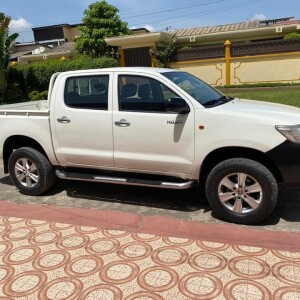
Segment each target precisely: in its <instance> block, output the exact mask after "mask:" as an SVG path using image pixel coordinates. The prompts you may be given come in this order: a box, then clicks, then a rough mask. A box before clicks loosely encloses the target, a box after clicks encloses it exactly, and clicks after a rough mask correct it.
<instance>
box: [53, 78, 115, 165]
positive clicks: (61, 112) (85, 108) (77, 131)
mask: <svg viewBox="0 0 300 300" xmlns="http://www.w3.org/2000/svg"><path fill="white" fill-rule="evenodd" d="M110 77H111V75H110V74H109V73H107V74H101V75H85V76H81V75H80V76H71V77H65V78H64V80H63V79H62V80H61V81H60V83H59V84H60V86H59V87H58V89H57V90H58V91H63V92H61V94H62V96H58V99H56V102H55V107H54V117H53V116H52V124H55V125H54V130H55V132H54V134H53V137H54V141H53V142H54V147H55V149H54V150H55V153H56V155H57V159H58V161H59V163H60V165H62V166H73V167H75V166H91V167H100V166H102V167H103V166H104V167H111V166H113V136H112V126H111V123H112V110H111V107H109V101H108V98H109V87H110V81H111V78H110ZM60 98H63V99H60Z"/></svg>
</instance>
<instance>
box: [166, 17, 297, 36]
mask: <svg viewBox="0 0 300 300" xmlns="http://www.w3.org/2000/svg"><path fill="white" fill-rule="evenodd" d="M298 23H300V21H299V20H295V19H294V18H293V17H289V18H280V19H272V20H263V21H260V20H255V21H247V22H241V23H233V24H225V25H215V26H206V27H196V28H187V29H179V30H173V31H170V32H173V33H175V35H176V36H178V37H183V36H193V35H202V34H212V33H219V32H230V31H237V30H248V29H256V28H262V27H267V26H279V25H289V24H298Z"/></svg>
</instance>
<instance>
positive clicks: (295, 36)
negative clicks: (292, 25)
mask: <svg viewBox="0 0 300 300" xmlns="http://www.w3.org/2000/svg"><path fill="white" fill-rule="evenodd" d="M284 39H285V40H297V39H300V33H299V32H291V33H289V34H287V35H286V36H285V37H284Z"/></svg>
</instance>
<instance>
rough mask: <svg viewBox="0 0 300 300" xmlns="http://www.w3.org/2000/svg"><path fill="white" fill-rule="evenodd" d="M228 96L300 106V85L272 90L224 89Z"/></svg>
mask: <svg viewBox="0 0 300 300" xmlns="http://www.w3.org/2000/svg"><path fill="white" fill-rule="evenodd" d="M223 93H224V94H225V95H227V96H231V97H236V98H243V99H253V100H262V101H268V102H276V103H282V104H287V105H292V106H297V107H300V87H299V89H297V90H275V89H274V90H271V91H257V90H256V91H232V90H231V91H229V92H226V91H224V90H223Z"/></svg>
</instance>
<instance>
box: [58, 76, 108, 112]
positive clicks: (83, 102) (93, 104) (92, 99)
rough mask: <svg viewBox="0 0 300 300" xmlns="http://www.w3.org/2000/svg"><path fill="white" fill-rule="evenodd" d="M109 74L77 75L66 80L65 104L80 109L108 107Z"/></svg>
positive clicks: (102, 108)
mask: <svg viewBox="0 0 300 300" xmlns="http://www.w3.org/2000/svg"><path fill="white" fill-rule="evenodd" d="M108 86H109V75H96V76H76V77H69V78H68V79H67V81H66V85H65V92H64V100H65V104H66V105H67V106H69V107H72V108H78V109H99V110H107V109H108Z"/></svg>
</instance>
